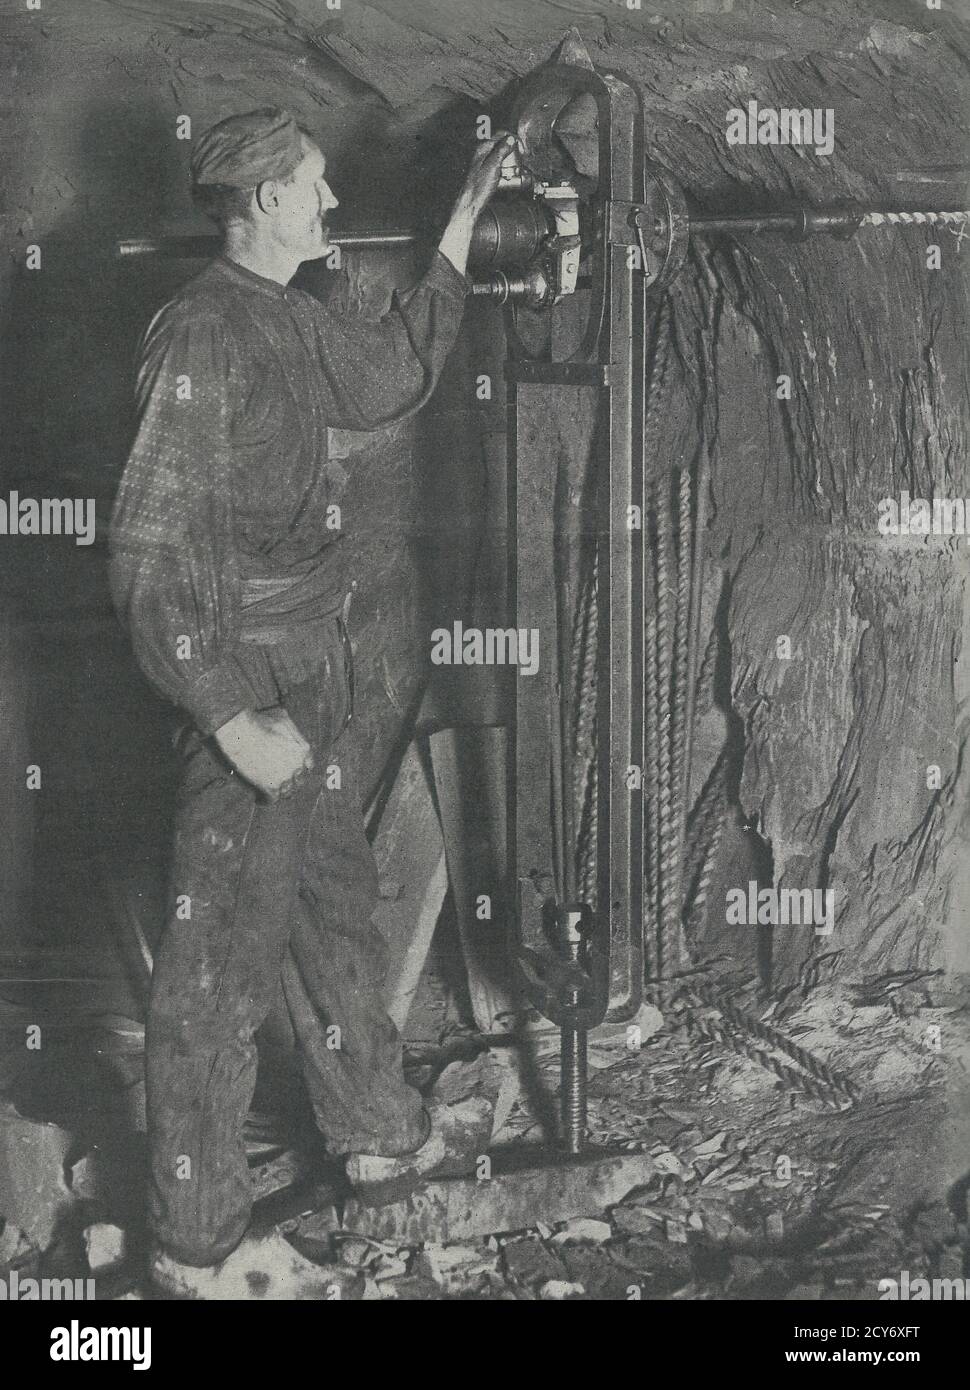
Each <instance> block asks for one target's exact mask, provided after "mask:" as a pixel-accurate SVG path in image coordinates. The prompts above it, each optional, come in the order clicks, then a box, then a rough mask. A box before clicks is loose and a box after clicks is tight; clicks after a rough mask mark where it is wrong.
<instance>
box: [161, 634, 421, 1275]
mask: <svg viewBox="0 0 970 1390" xmlns="http://www.w3.org/2000/svg"><path fill="white" fill-rule="evenodd" d="M321 643H322V654H323V656H324V658H325V659H324V660H323V662H322V665H321V669H320V671H319V674H318V675H317V676H315V677H314V678H312V679H310V680H308V681H305V682H304V683H302V684H301V685H299V686H297V687H296V688H295V689H293V690H290V691H288V692H286V693H282V692H281V703H282V704H283V706H284V708H286V710H287V712H288V713H289V715H290V717H291V718H292V719H293V721H294V723H295V724H296V726H297V728H298V729H299V730H300V732H301V733H302V734H303V736H304V738H306V739H307V741H308V742H309V743H310V746H311V748H312V749H313V755H314V759H315V769H314V771H313V773H312V774H310V775H309V776H308V777H307V778H306V779H305V780H303V781H302V782H301V784H300V785H299V788H298V790H296V791H295V792H294V793H293V795H292V796H290V797H289V798H285V799H281V800H280V801H278V802H276V803H269V802H267V801H265V800H263V799H262V798H260V797H259V796H258V795H257V793H256V792H254V790H253V789H252V787H250V786H249V784H248V783H247V782H245V781H244V780H243V779H242V778H241V777H239V776H238V775H237V774H235V773H234V772H233V771H232V770H231V768H230V767H229V765H228V764H227V763H226V762H225V760H224V759H223V757H222V755H221V753H220V752H219V750H218V748H217V746H216V745H215V743H214V742H213V740H211V739H208V738H205V737H204V736H202V735H201V734H200V733H198V731H195V730H190V731H186V733H185V734H183V737H182V739H181V743H180V751H181V756H182V757H183V759H184V769H183V778H182V784H181V790H180V795H179V804H178V810H177V819H176V836H175V852H174V860H173V871H172V883H171V904H170V916H169V920H168V922H167V925H166V929H165V932H164V935H163V938H162V941H161V943H160V946H159V949H158V952H157V955H156V959H155V967H154V972H153V977H152V993H151V1003H150V1009H149V1018H148V1027H147V1035H146V1073H147V1087H148V1140H149V1153H150V1196H149V1224H150V1227H151V1230H152V1233H153V1235H154V1236H155V1237H156V1238H157V1239H158V1240H159V1242H160V1243H161V1244H162V1246H163V1247H164V1248H165V1249H166V1250H167V1251H168V1252H169V1253H170V1254H171V1255H173V1256H174V1257H175V1258H176V1259H179V1260H182V1261H184V1262H186V1263H189V1264H194V1265H208V1264H214V1263H216V1262H217V1261H218V1260H220V1259H222V1258H224V1257H225V1256H226V1255H227V1254H228V1253H229V1252H230V1251H231V1250H233V1249H234V1247H235V1246H236V1245H237V1244H238V1243H239V1241H240V1239H241V1238H242V1236H243V1234H244V1233H245V1230H246V1226H247V1224H248V1221H249V1216H250V1211H251V1206H252V1195H251V1185H250V1179H249V1173H248V1168H247V1163H246V1154H245V1149H244V1146H243V1140H242V1130H243V1124H244V1122H245V1119H246V1115H247V1112H248V1109H249V1105H250V1101H251V1099H252V1095H253V1088H254V1084H255V1079H256V1047H255V1043H254V1041H253V1034H254V1032H255V1030H256V1029H257V1028H258V1027H259V1026H260V1024H261V1023H262V1022H263V1021H264V1019H265V1018H266V1016H267V1014H268V1013H269V1012H270V1009H271V1008H273V1007H274V1005H276V1004H277V1003H278V1001H279V1000H281V999H282V1001H283V1004H284V1005H285V1011H286V1013H287V1014H288V1015H289V1020H290V1024H291V1026H292V1031H293V1036H294V1039H295V1041H296V1045H297V1048H298V1050H299V1054H300V1059H301V1063H302V1070H303V1076H304V1079H305V1082H306V1087H307V1091H308V1094H309V1098H310V1102H311V1104H312V1106H313V1111H314V1115H315V1117H316V1122H317V1125H318V1127H319V1129H320V1131H321V1133H322V1134H323V1136H324V1139H325V1140H326V1146H327V1149H328V1150H329V1151H330V1152H331V1153H333V1154H335V1155H338V1154H345V1153H350V1152H362V1153H377V1154H399V1153H406V1152H410V1151H411V1150H413V1149H415V1148H416V1147H418V1146H419V1145H420V1143H421V1140H422V1136H423V1131H424V1116H423V1113H422V1106H421V1099H420V1096H419V1095H418V1093H417V1092H416V1091H415V1090H413V1089H412V1088H411V1087H410V1086H408V1085H407V1083H406V1082H405V1080H404V1075H403V1070H402V1057H401V1040H400V1037H399V1035H398V1032H397V1030H396V1028H395V1027H394V1024H393V1023H392V1022H391V1020H390V1019H389V1018H388V1016H387V1012H386V1010H385V1008H384V1004H383V1001H382V996H381V987H382V984H383V981H384V976H385V971H386V948H385V944H384V941H383V938H382V937H381V935H380V933H379V932H378V930H377V928H376V927H375V926H374V924H373V923H372V921H371V916H372V913H373V910H374V907H375V904H376V901H377V868H376V865H375V862H374V856H373V853H372V851H371V848H370V845H369V844H368V841H367V838H366V836H365V834H364V826H363V819H362V815H361V810H360V802H359V800H358V795H357V791H356V788H355V787H354V786H353V779H352V776H351V768H350V761H351V760H350V759H349V757H348V758H346V763H347V766H344V765H342V764H341V758H340V754H341V749H342V748H346V746H347V739H348V737H349V734H348V732H347V731H346V728H345V726H346V724H347V721H348V719H349V716H350V704H351V698H352V696H351V680H352V675H351V672H350V671H349V669H348V656H349V649H348V646H347V644H346V642H345V640H344V633H343V630H342V628H341V626H340V623H339V620H338V619H333V620H332V621H329V622H327V623H326V624H324V625H322V633H321ZM338 780H339V783H340V785H339V786H337V785H336V783H337V781H338Z"/></svg>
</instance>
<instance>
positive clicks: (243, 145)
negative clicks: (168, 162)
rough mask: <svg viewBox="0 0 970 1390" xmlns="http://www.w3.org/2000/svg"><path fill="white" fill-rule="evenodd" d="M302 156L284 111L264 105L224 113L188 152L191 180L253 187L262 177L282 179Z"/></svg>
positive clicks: (296, 129)
mask: <svg viewBox="0 0 970 1390" xmlns="http://www.w3.org/2000/svg"><path fill="white" fill-rule="evenodd" d="M302 157H303V145H302V141H301V136H300V129H299V127H298V125H297V123H296V121H295V120H294V119H293V117H292V116H291V115H290V113H289V112H288V111H283V110H282V109H281V108H280V107H278V106H264V107H262V108H261V109H260V110H259V111H248V112H246V114H245V115H242V116H228V117H227V118H226V119H225V120H224V121H220V122H219V124H218V125H214V126H213V127H212V128H211V130H207V131H206V132H205V134H204V135H200V136H199V139H198V140H197V141H196V144H195V149H194V150H193V151H192V182H193V183H195V184H207V183H221V184H228V185H229V186H230V187H232V188H255V187H256V185H257V184H258V183H261V182H262V181H263V179H285V178H288V177H289V176H290V174H292V172H293V170H294V169H295V168H296V166H297V165H298V164H299V162H300V160H301V158H302Z"/></svg>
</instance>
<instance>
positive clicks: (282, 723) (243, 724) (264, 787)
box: [215, 709, 313, 801]
mask: <svg viewBox="0 0 970 1390" xmlns="http://www.w3.org/2000/svg"><path fill="white" fill-rule="evenodd" d="M215 740H216V743H218V745H219V747H220V748H221V749H222V751H223V753H224V754H225V755H226V757H227V758H228V759H229V761H230V762H231V763H232V765H233V767H234V768H235V769H236V771H237V772H238V773H239V774H240V776H242V777H245V779H246V781H247V782H251V783H252V785H253V786H254V787H255V788H256V789H257V791H260V792H262V793H263V795H264V796H265V797H267V798H268V799H269V800H270V801H278V800H279V798H280V797H281V796H289V795H290V793H291V792H292V791H293V789H294V787H295V785H296V783H297V781H298V779H299V778H300V777H302V776H303V774H304V773H306V772H310V771H311V770H312V768H313V754H312V753H311V752H310V745H309V744H308V743H307V741H306V739H305V738H304V737H303V735H302V734H301V733H300V731H299V729H298V728H297V727H296V725H295V724H294V723H293V720H292V719H291V718H290V716H289V715H288V714H287V713H286V711H285V710H282V709H269V710H243V711H242V712H241V713H239V714H237V715H236V716H235V717H234V718H232V719H230V720H229V722H228V724H223V726H222V728H221V729H217V730H216V732H215Z"/></svg>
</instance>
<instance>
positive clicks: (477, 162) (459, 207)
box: [438, 132, 515, 275]
mask: <svg viewBox="0 0 970 1390" xmlns="http://www.w3.org/2000/svg"><path fill="white" fill-rule="evenodd" d="M514 148H515V137H514V136H512V135H506V134H504V132H500V133H499V134H498V135H496V136H495V138H494V140H482V141H480V142H479V145H478V148H477V149H476V150H475V153H474V154H473V155H472V162H471V164H470V166H469V169H468V173H467V175H466V176H465V182H464V185H463V187H462V190H461V192H460V193H459V194H458V198H457V200H456V202H455V206H454V207H453V208H452V210H451V218H450V220H449V222H448V225H447V227H446V228H445V231H444V235H443V236H442V238H441V241H440V243H439V245H438V250H439V251H440V252H441V254H442V255H443V256H444V257H446V259H447V260H449V261H451V264H452V265H453V266H454V267H455V269H456V270H457V271H458V272H459V273H460V274H461V275H464V273H465V270H466V268H467V266H468V250H469V247H470V246H471V239H472V232H473V231H474V230H475V223H476V222H477V221H478V219H479V217H480V216H481V215H482V213H483V212H484V210H485V207H486V205H487V203H488V201H489V199H490V198H491V197H492V196H493V194H494V193H495V191H496V189H497V188H498V186H499V180H500V178H501V175H502V161H503V160H504V159H506V158H507V157H508V155H510V154H511V153H512V151H513V149H514Z"/></svg>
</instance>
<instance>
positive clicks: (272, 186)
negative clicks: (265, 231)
mask: <svg viewBox="0 0 970 1390" xmlns="http://www.w3.org/2000/svg"><path fill="white" fill-rule="evenodd" d="M278 188H279V186H278V184H277V182H276V180H275V179H264V180H263V182H262V183H258V184H257V185H256V194H255V197H256V206H257V207H258V208H259V210H260V212H275V211H276V209H277V208H278V207H279V205H280V197H279V191H278Z"/></svg>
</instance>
